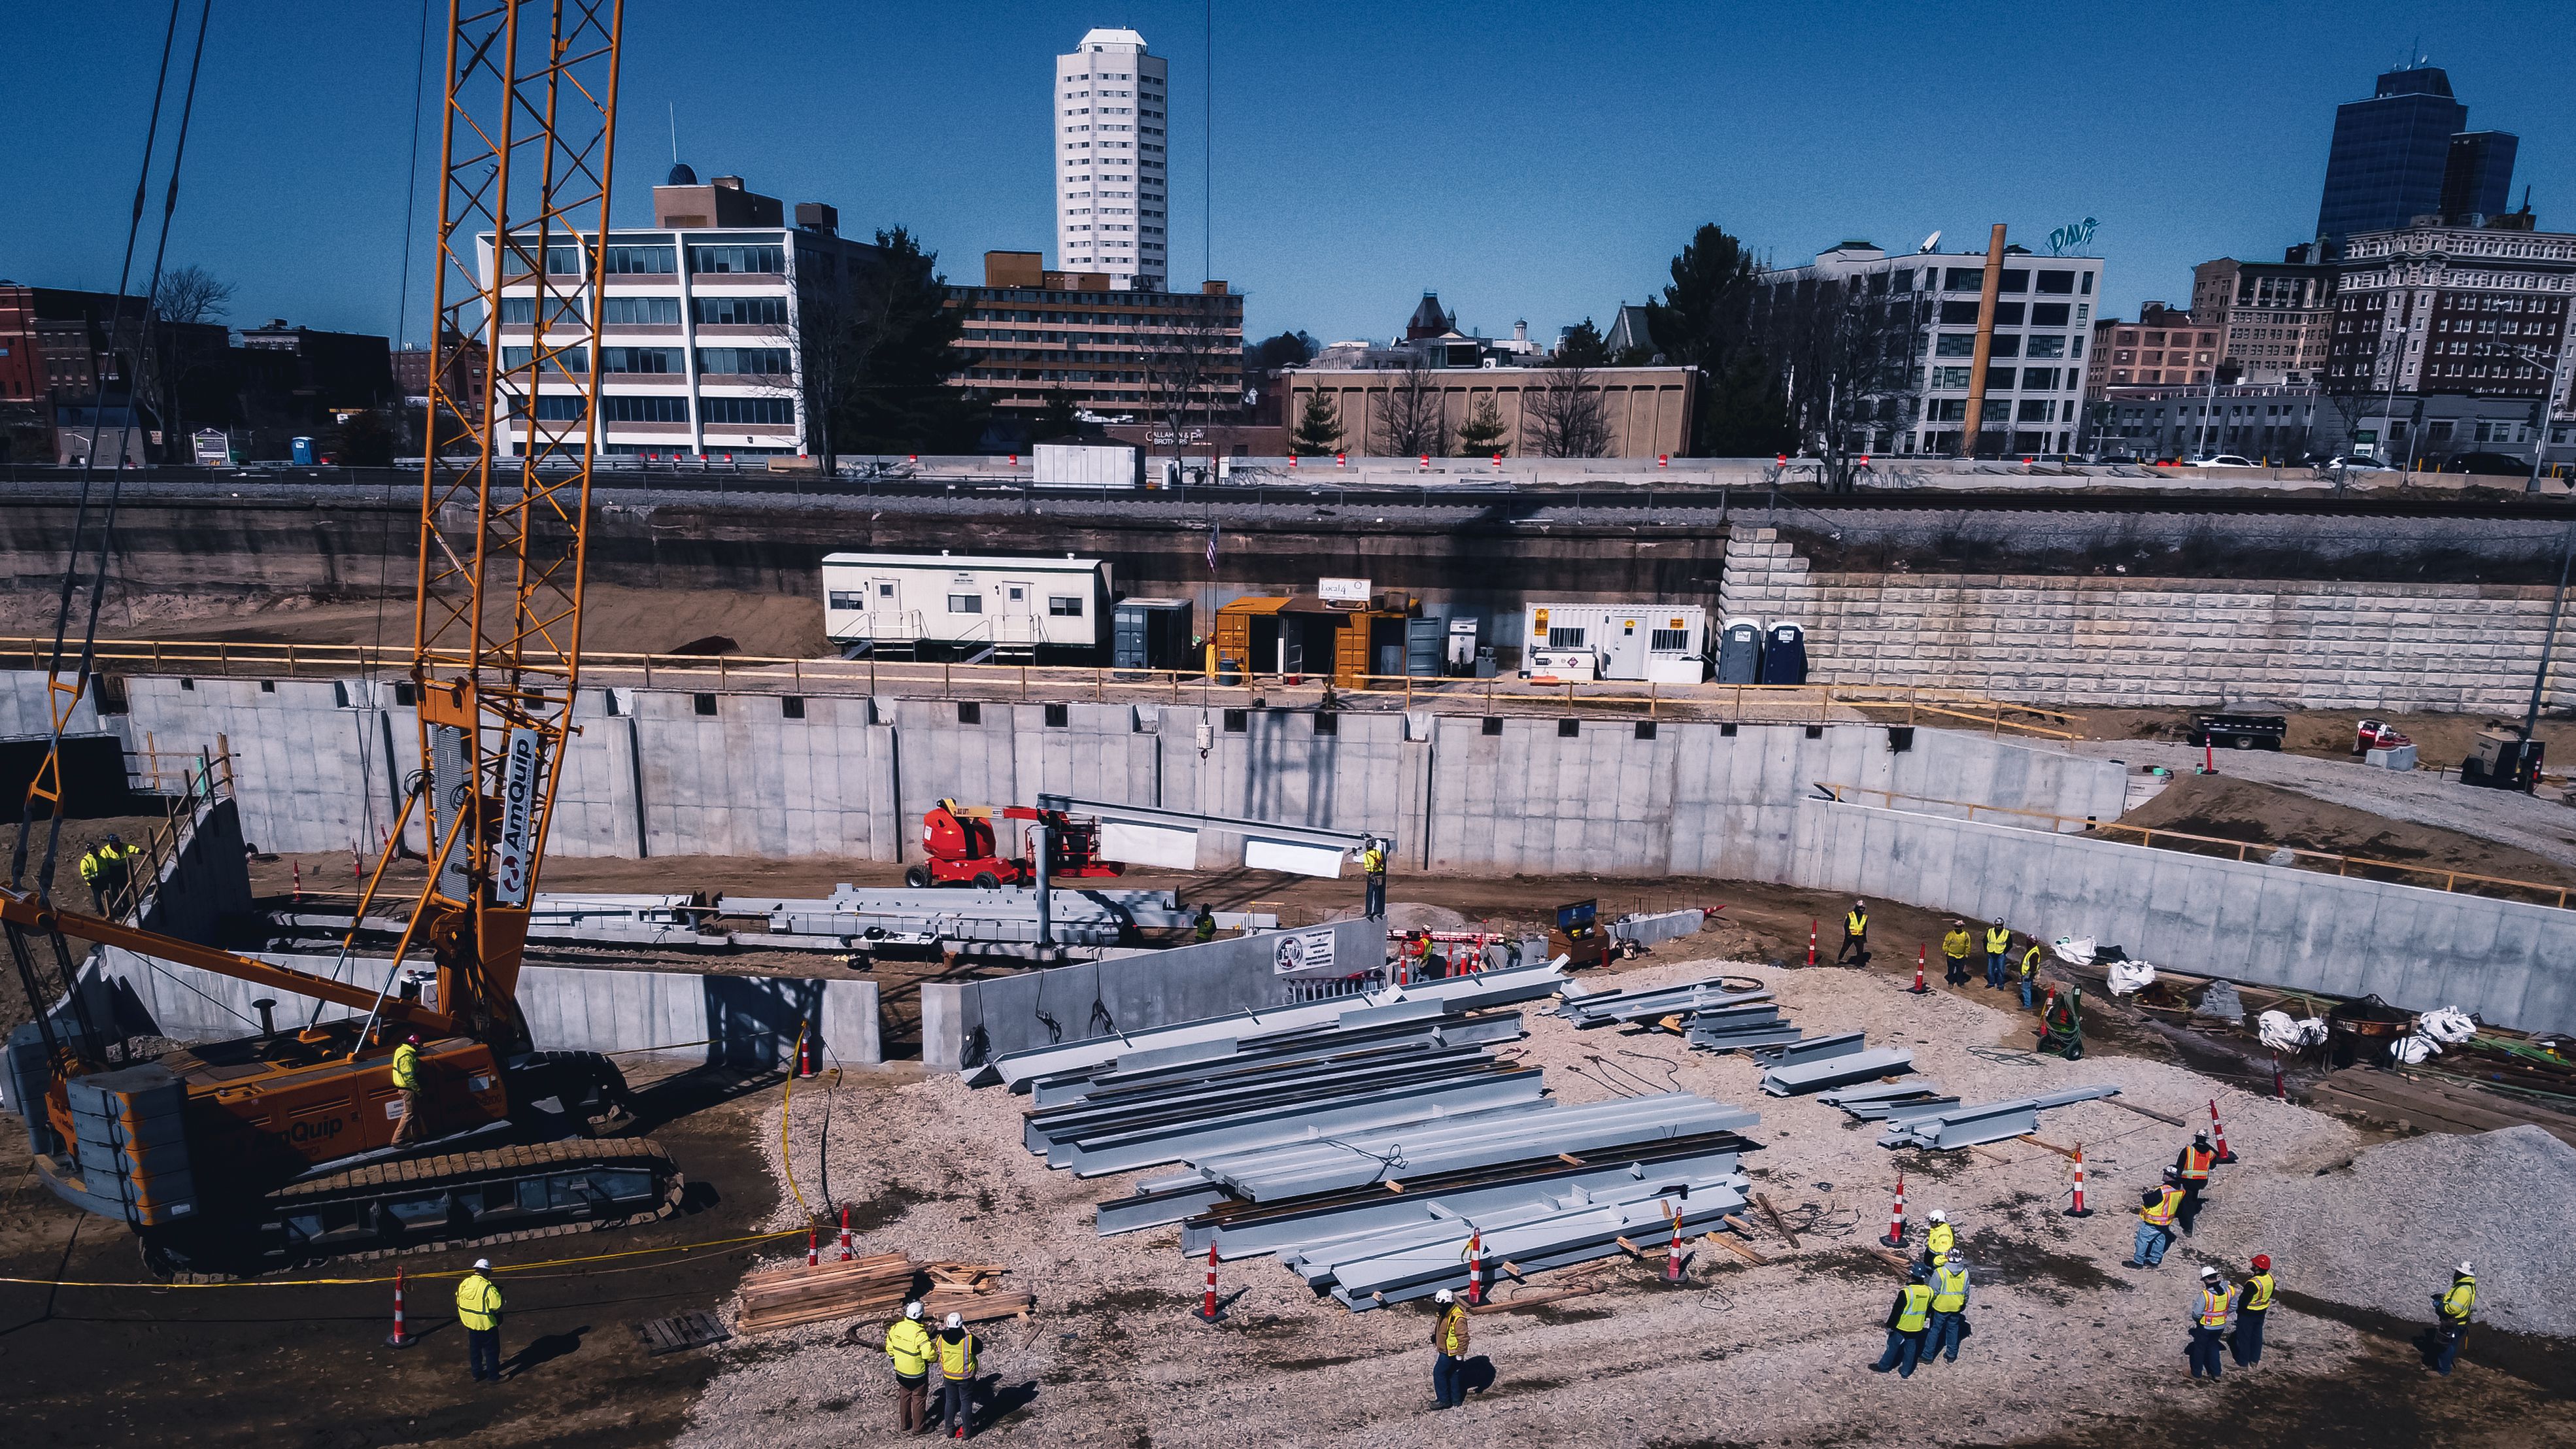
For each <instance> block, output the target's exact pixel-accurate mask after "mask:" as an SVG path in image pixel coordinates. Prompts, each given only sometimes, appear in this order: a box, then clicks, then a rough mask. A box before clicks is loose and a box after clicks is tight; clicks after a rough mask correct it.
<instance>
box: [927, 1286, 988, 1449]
mask: <svg viewBox="0 0 2576 1449" xmlns="http://www.w3.org/2000/svg"><path fill="white" fill-rule="evenodd" d="M933 1347H934V1348H935V1349H936V1350H937V1351H938V1354H939V1414H940V1418H941V1420H942V1421H943V1422H945V1423H946V1424H947V1425H948V1433H949V1437H950V1438H953V1439H963V1438H965V1437H966V1430H967V1428H968V1426H969V1425H970V1424H972V1423H973V1421H974V1417H975V1350H976V1348H977V1344H976V1342H975V1335H973V1334H971V1333H968V1332H967V1331H966V1315H965V1314H962V1313H951V1314H949V1315H948V1322H947V1324H946V1325H945V1326H943V1327H942V1328H941V1329H940V1330H939V1336H938V1337H937V1339H935V1340H934V1341H933Z"/></svg>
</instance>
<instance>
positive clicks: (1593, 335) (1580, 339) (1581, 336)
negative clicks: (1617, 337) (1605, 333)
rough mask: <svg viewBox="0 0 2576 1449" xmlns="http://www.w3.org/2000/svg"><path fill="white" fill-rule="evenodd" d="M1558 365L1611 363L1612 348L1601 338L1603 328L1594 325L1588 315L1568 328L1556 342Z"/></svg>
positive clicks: (1602, 364)
mask: <svg viewBox="0 0 2576 1449" xmlns="http://www.w3.org/2000/svg"><path fill="white" fill-rule="evenodd" d="M1556 365H1557V366H1559V367H1607V366H1609V365H1610V348H1609V346H1608V344H1606V343H1604V342H1603V341H1602V340H1601V329H1600V328H1598V327H1595V326H1593V325H1592V319H1591V318H1589V317H1586V318H1584V319H1583V320H1582V321H1580V322H1577V323H1576V324H1574V325H1573V326H1572V327H1569V328H1567V329H1566V333H1565V336H1564V337H1563V338H1562V339H1560V340H1559V341H1558V342H1557V344H1556Z"/></svg>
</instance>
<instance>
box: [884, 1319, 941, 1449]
mask: <svg viewBox="0 0 2576 1449" xmlns="http://www.w3.org/2000/svg"><path fill="white" fill-rule="evenodd" d="M885 1351H886V1357H887V1358H888V1359H889V1360H891V1361H892V1362H893V1364H894V1400H895V1418H896V1421H897V1422H898V1423H900V1424H901V1425H902V1426H903V1432H904V1433H907V1434H918V1433H920V1432H921V1431H923V1430H924V1429H927V1428H929V1427H930V1360H931V1357H932V1347H931V1342H930V1326H929V1325H928V1324H925V1323H923V1322H922V1321H921V1300H920V1299H918V1298H916V1299H914V1300H913V1301H912V1302H910V1303H907V1304H905V1305H903V1317H901V1318H898V1319H896V1320H895V1321H894V1327H892V1328H889V1329H887V1330H886V1336H885Z"/></svg>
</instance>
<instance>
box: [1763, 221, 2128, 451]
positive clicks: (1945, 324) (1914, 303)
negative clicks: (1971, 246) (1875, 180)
mask: <svg viewBox="0 0 2576 1449" xmlns="http://www.w3.org/2000/svg"><path fill="white" fill-rule="evenodd" d="M1985 266H1986V256H1985V253H1983V252H1932V251H1921V252H1905V253H1895V254H1890V253H1888V252H1884V251H1881V250H1880V249H1879V248H1877V247H1875V246H1872V245H1871V244H1869V243H1868V242H1865V241H1847V242H1844V243H1842V244H1841V245H1839V246H1836V247H1834V248H1833V249H1832V250H1830V251H1826V252H1822V253H1819V254H1818V255H1817V257H1816V259H1815V261H1814V262H1812V263H1810V264H1808V265H1806V266H1803V267H1787V268H1782V269H1780V270H1777V271H1768V272H1764V273H1762V274H1761V275H1760V276H1759V277H1758V278H1757V285H1758V286H1759V287H1760V288H1761V295H1762V297H1763V299H1764V301H1763V304H1764V305H1766V306H1770V305H1786V304H1787V303H1788V302H1789V300H1790V299H1791V298H1792V297H1793V296H1794V295H1795V294H1796V292H1797V290H1798V289H1799V288H1800V286H1801V284H1809V283H1816V282H1834V283H1843V284H1847V285H1849V286H1851V287H1853V288H1855V289H1856V290H1855V291H1854V292H1853V294H1852V295H1853V299H1854V302H1853V305H1854V306H1855V308H1856V309H1857V315H1858V316H1860V317H1862V318H1865V319H1867V320H1866V321H1864V322H1863V323H1862V324H1861V325H1865V326H1871V327H1876V328H1880V329H1883V330H1884V332H1885V333H1886V334H1887V344H1888V349H1889V350H1888V353H1887V357H1888V362H1889V364H1890V365H1889V367H1888V370H1887V377H1886V383H1885V386H1884V387H1883V388H1882V389H1880V390H1879V392H1878V396H1877V397H1876V399H1875V402H1876V407H1875V413H1876V415H1875V416H1872V417H1869V418H1866V419H1864V420H1862V424H1861V428H1860V431H1859V435H1858V436H1857V437H1856V438H1855V440H1854V441H1855V443H1856V445H1857V446H1858V447H1860V448H1863V449H1867V450H1869V451H1872V452H1879V453H1903V454H1951V453H1956V452H1957V451H1958V450H1959V448H1960V446H1961V444H1962V439H1963V437H1964V435H1965V433H1966V430H1967V418H1968V397H1969V392H1970V384H1971V383H1972V382H1975V381H1977V379H1976V378H1975V377H1974V376H1973V375H1972V374H1973V371H1974V368H1975V366H1976V363H1975V357H1976V342H1977V332H1978V320H1979V319H1978V310H1979V305H1980V300H1981V293H1982V289H1983V287H1984V285H1985ZM1999 270H2000V272H2001V276H2000V277H1999V279H1998V288H1997V292H1996V298H1995V315H1994V320H1993V324H1992V340H1991V344H1990V350H1989V352H1988V355H1987V359H1986V372H1985V377H1984V379H1983V381H1984V384H1985V385H1984V388H1983V392H1984V398H1983V402H1984V406H1983V408H1982V409H1981V411H1980V413H1979V417H1980V423H1979V438H1978V443H1977V447H1978V450H1979V451H1980V452H1987V453H2000V452H2012V453H2028V454H2038V453H2068V452H2072V451H2074V449H2075V448H2076V446H2077V435H2078V432H2079V431H2080V429H2081V426H2082V425H2081V423H2080V422H2079V419H2080V418H2081V416H2082V409H2083V401H2084V361H2085V359H2084V345H2085V342H2086V340H2087V339H2089V338H2090V337H2091V336H2092V335H2093V312H2094V307H2095V305H2096V299H2097V298H2098V297H2099V296H2100V287H2101V278H2102V260H2101V258H2099V257H2043V256H2039V255H2036V254H2034V253H2031V252H2028V251H2024V250H2022V249H2021V248H2019V247H2014V248H2009V249H2008V250H2007V251H2006V253H2005V255H2004V258H2003V265H2002V267H2001V268H2000V269H1999ZM1899 352H1902V353H1903V354H1904V359H1905V360H1904V361H1903V362H1902V363H1898V362H1897V360H1896V359H1897V354H1898V353H1899Z"/></svg>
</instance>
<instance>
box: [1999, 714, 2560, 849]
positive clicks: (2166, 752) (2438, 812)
mask: <svg viewBox="0 0 2576 1449" xmlns="http://www.w3.org/2000/svg"><path fill="white" fill-rule="evenodd" d="M2048 748H2055V749H2062V750H2065V751H2068V752H2069V753H2072V754H2078V755H2085V756H2089V757H2091V758H2093V759H2108V760H2123V761H2126V762H2127V763H2128V764H2129V765H2131V766H2132V767H2136V766H2144V765H2162V766H2164V767H2165V768H2167V769H2169V770H2171V771H2173V772H2174V773H2175V774H2177V775H2188V774H2190V773H2191V771H2192V769H2193V768H2194V767H2195V766H2197V765H2198V764H2199V763H2200V761H2201V752H2200V751H2199V750H2196V749H2193V748H2191V747H2190V746H2188V745H2179V744H2168V743H2164V742H2161V741H2157V740H2070V741H2066V742H2064V743H2059V744H2053V745H2051V746H2048ZM2218 768H2219V772H2220V773H2221V774H2226V775H2233V776H2236V777H2237V778H2239V779H2245V780H2252V781H2255V782H2257V783H2259V784H2264V785H2277V786H2280V787H2281V788H2282V789H2285V790H2296V791H2298V792H2299V793H2300V794H2303V795H2313V796H2315V797H2316V798H2317V799H2319V800H2324V801H2327V802H2329V803H2331V804H2335V805H2345V806H2349V807H2351V808H2353V809H2356V810H2367V811H2370V812H2371V813H2372V814H2374V815H2385V816H2388V817H2390V818H2391V819H2396V820H2411V821H2413V822H2415V823H2416V824H2418V825H2432V826H2438V827H2439V828H2441V829H2444V830H2457V831H2460V832H2461V833H2463V834H2466V835H2474V836H2477V837H2479V838H2480V839H2484V840H2493V841H2497V842H2500V843H2502V844H2505V845H2511V846H2515V847H2518V848H2520V849H2523V850H2527V851H2530V852H2531V853H2532V854H2534V855H2538V856H2542V857H2545V858H2547V859H2550V860H2554V861H2557V862H2558V863H2560V864H2561V865H2571V866H2576V810H2571V809H2569V807H2568V806H2566V805H2564V804H2561V803H2559V802H2558V801H2556V800H2551V799H2543V798H2541V797H2538V796H2532V795H2520V794H2515V793H2513V792H2511V791H2505V790H2480V789H2475V788H2472V787H2470V786H2466V785H2462V784H2461V783H2460V782H2459V781H2458V780H2456V779H2445V778H2443V777H2441V776H2439V775H2436V774H2434V773H2432V772H2431V771H2429V770H2416V771H2410V772H2407V773H2403V774H2401V773H2399V772H2397V771H2394V770H2374V769H2371V768H2369V767H2368V766H2365V765H2358V764H2353V763H2350V762H2348V761H2341V760H2320V759H2316V758H2314V757H2312V756H2308V755H2292V754H2276V753H2274V752H2272V751H2270V750H2230V751H2228V752H2227V753H2226V754H2224V755H2221V756H2220V757H2219V759H2218Z"/></svg>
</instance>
